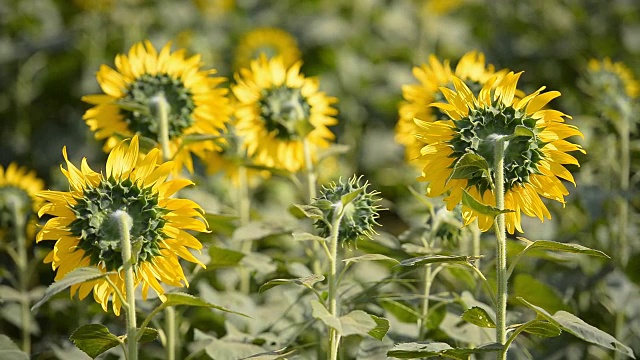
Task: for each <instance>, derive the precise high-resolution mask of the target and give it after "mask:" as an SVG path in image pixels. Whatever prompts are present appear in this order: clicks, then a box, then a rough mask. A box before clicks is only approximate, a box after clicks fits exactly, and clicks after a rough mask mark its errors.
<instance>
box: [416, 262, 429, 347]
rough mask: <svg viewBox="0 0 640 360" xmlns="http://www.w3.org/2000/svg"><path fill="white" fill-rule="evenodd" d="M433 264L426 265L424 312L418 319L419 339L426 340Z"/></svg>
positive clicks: (423, 297) (423, 298)
mask: <svg viewBox="0 0 640 360" xmlns="http://www.w3.org/2000/svg"><path fill="white" fill-rule="evenodd" d="M431 270H432V269H431V264H427V265H425V266H424V292H423V293H422V314H421V316H420V318H419V319H418V339H419V341H423V340H425V339H424V337H425V335H426V334H427V330H426V327H427V326H426V325H427V319H428V317H429V294H430V293H431V284H432V280H433V277H432V274H431Z"/></svg>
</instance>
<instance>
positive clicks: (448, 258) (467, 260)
mask: <svg viewBox="0 0 640 360" xmlns="http://www.w3.org/2000/svg"><path fill="white" fill-rule="evenodd" d="M480 258H482V256H464V255H425V256H419V257H414V258H411V259H406V260H403V261H401V262H400V264H398V265H396V266H420V265H426V264H436V263H449V264H473V263H474V262H475V261H476V260H478V259H480Z"/></svg>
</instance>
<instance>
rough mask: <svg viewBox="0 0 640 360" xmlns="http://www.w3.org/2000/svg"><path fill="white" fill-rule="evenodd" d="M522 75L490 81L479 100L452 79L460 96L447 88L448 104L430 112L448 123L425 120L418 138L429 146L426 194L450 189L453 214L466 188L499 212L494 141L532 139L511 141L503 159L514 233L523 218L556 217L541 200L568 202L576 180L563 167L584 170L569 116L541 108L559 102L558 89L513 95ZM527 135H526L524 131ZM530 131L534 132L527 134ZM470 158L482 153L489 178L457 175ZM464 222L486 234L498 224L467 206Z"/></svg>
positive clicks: (509, 221) (480, 173) (480, 174)
mask: <svg viewBox="0 0 640 360" xmlns="http://www.w3.org/2000/svg"><path fill="white" fill-rule="evenodd" d="M520 75H521V73H518V74H514V73H513V72H510V73H509V74H507V75H506V76H504V77H502V79H501V80H496V84H495V88H493V87H494V82H493V81H488V82H487V83H486V84H485V85H484V87H483V88H482V90H480V93H479V95H478V96H477V97H476V96H475V95H474V94H473V93H472V91H471V89H469V87H468V86H467V85H466V84H465V83H464V82H463V81H462V80H460V79H458V78H456V77H454V78H453V80H454V81H453V84H454V88H455V90H451V89H449V88H444V87H443V88H441V91H442V94H443V95H444V97H445V98H446V101H447V102H446V103H436V104H433V105H432V106H434V107H436V108H438V109H440V110H441V111H443V112H444V113H445V114H446V116H448V118H449V119H448V120H442V121H435V122H430V121H421V120H416V123H417V124H418V126H419V127H420V128H421V131H420V133H419V134H418V135H417V138H418V140H420V141H421V142H423V145H424V147H423V148H422V150H421V152H422V158H421V160H422V161H423V163H424V164H425V165H424V169H423V170H422V177H421V178H420V180H422V181H427V182H428V183H429V184H428V188H427V195H428V196H439V195H442V194H444V193H446V192H449V191H450V194H449V195H448V196H446V197H445V198H444V201H445V202H446V203H447V208H449V209H453V207H454V206H456V205H457V204H459V203H460V202H461V200H462V195H463V190H467V191H468V193H469V194H470V195H472V196H473V197H474V198H475V199H476V200H477V201H479V202H481V203H484V204H489V205H493V206H495V193H494V190H493V189H494V187H493V184H494V183H495V169H494V167H493V158H494V155H493V154H494V149H493V146H494V144H495V143H494V139H495V138H498V137H501V136H509V135H512V134H514V133H516V132H518V134H522V133H529V134H531V135H532V136H518V137H515V138H512V139H511V140H510V141H508V143H507V146H506V149H505V158H504V189H505V209H509V210H512V211H513V212H509V213H507V214H506V216H505V219H506V220H505V221H506V226H507V230H508V231H509V233H512V234H513V233H514V231H515V230H518V231H520V232H522V228H521V225H520V220H521V213H524V214H526V215H528V216H535V217H538V218H540V220H541V221H544V218H545V217H546V218H551V214H550V213H549V210H548V209H547V208H546V206H545V205H544V203H543V202H542V201H541V199H540V197H541V196H542V197H546V198H549V199H553V200H556V201H558V202H561V203H563V204H564V196H565V195H567V194H568V191H567V189H566V188H565V186H564V185H563V184H562V182H561V181H560V178H562V179H565V180H568V181H570V182H572V183H573V184H574V185H575V182H574V180H573V176H572V175H571V173H570V172H569V171H568V170H567V169H566V168H565V167H564V165H567V164H572V165H578V161H577V160H576V159H575V158H574V157H573V156H571V155H569V154H567V153H568V152H571V151H581V152H584V150H582V147H581V146H580V145H576V144H573V143H570V142H569V141H567V140H566V139H567V138H568V137H570V136H574V135H578V136H582V134H581V133H580V131H579V130H578V129H577V128H576V127H575V126H572V125H568V124H566V123H565V122H564V121H565V118H570V117H569V116H568V115H565V114H563V113H562V112H560V111H557V110H552V109H543V108H544V107H545V106H546V105H547V103H548V102H549V101H551V100H552V99H554V98H556V97H558V96H560V93H559V92H557V91H549V92H545V93H542V90H544V87H542V88H540V89H539V90H537V91H536V92H534V93H532V94H530V95H527V96H525V97H524V98H522V99H517V98H516V97H515V96H514V94H515V91H516V86H517V83H518V79H519V77H520ZM525 128H526V129H528V130H525ZM529 131H530V132H529ZM465 154H474V155H479V156H480V157H482V158H484V159H485V160H486V162H487V163H488V172H487V171H482V170H481V169H480V168H478V169H477V171H472V172H468V173H467V175H466V176H465V177H464V178H458V176H456V177H455V178H454V177H452V176H451V175H452V172H453V168H454V167H455V166H456V165H457V162H458V161H460V159H461V158H462V157H463V156H464V155H465ZM463 218H464V220H465V223H467V224H468V223H470V222H471V221H473V220H474V219H475V218H478V224H479V226H480V228H481V229H482V230H483V231H486V230H488V229H489V228H490V227H491V226H492V224H493V218H491V217H489V216H487V215H483V214H480V213H478V212H476V211H474V210H472V209H471V208H469V207H466V206H463Z"/></svg>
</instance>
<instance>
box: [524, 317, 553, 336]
mask: <svg viewBox="0 0 640 360" xmlns="http://www.w3.org/2000/svg"><path fill="white" fill-rule="evenodd" d="M523 331H524V332H526V333H529V334H531V335H535V336H539V337H555V336H559V335H560V334H562V329H560V328H559V327H557V326H555V325H553V324H552V323H550V322H548V321H544V320H536V321H534V322H532V323H530V324H529V325H528V326H527V327H526V328H524V330H523Z"/></svg>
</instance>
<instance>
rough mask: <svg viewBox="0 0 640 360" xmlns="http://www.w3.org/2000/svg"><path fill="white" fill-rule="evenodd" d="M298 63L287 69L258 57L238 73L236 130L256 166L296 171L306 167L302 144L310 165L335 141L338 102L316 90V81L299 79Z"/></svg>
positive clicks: (235, 91)
mask: <svg viewBox="0 0 640 360" xmlns="http://www.w3.org/2000/svg"><path fill="white" fill-rule="evenodd" d="M301 65H302V63H301V62H297V63H295V64H294V65H293V66H291V67H289V68H287V67H285V65H284V63H283V62H282V58H281V57H275V58H273V59H267V57H266V56H264V55H263V56H261V57H260V58H259V59H257V60H254V61H253V62H251V67H250V68H248V69H241V70H240V72H239V73H237V74H236V84H235V85H233V86H232V87H231V90H232V91H233V93H234V95H235V96H236V98H237V99H238V103H237V106H236V111H235V117H236V121H237V122H236V131H237V134H238V135H239V136H240V137H241V138H242V145H241V147H242V148H243V149H245V150H246V151H247V155H248V156H249V157H252V158H253V161H254V163H255V164H256V165H261V166H267V167H272V168H278V169H285V170H287V171H291V172H296V171H298V170H300V169H301V168H302V167H303V166H304V164H305V160H304V141H307V142H308V144H309V152H310V155H311V159H312V161H315V157H316V150H317V148H319V147H320V148H323V147H324V148H326V147H328V146H329V145H330V142H331V141H332V140H333V139H334V138H335V136H334V134H333V133H332V132H331V131H330V130H329V129H328V128H327V127H328V126H331V125H335V124H337V122H338V121H337V120H336V119H335V118H334V117H333V116H335V115H336V114H337V110H336V109H335V108H333V107H332V104H334V103H335V102H336V101H337V99H336V98H334V97H329V96H326V95H325V94H324V93H323V92H320V91H318V86H319V84H318V80H317V79H316V78H307V77H305V76H304V75H302V74H300V66H301Z"/></svg>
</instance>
